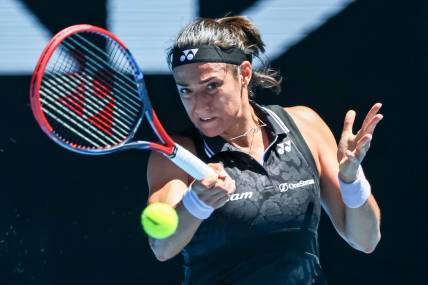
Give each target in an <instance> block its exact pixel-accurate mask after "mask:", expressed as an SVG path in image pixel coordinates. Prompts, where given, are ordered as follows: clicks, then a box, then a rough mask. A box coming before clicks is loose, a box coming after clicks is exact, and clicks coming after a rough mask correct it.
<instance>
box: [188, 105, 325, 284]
mask: <svg viewBox="0 0 428 285" xmlns="http://www.w3.org/2000/svg"><path fill="white" fill-rule="evenodd" d="M252 105H253V107H254V109H255V111H256V113H257V115H258V117H259V118H260V119H261V120H262V121H263V122H265V123H266V124H267V126H266V127H265V128H266V131H267V133H268V136H269V139H270V142H271V143H270V145H269V147H268V149H266V151H265V153H264V156H263V158H262V159H261V161H257V160H255V159H254V158H252V157H251V156H250V155H248V154H247V153H244V152H242V151H240V150H239V149H237V148H235V147H234V146H232V145H230V144H229V143H227V142H226V141H225V140H223V139H222V138H220V137H215V138H208V137H202V136H200V135H198V136H196V137H194V140H195V143H196V146H197V151H198V153H199V155H200V157H201V158H202V159H204V160H205V161H206V162H222V163H223V165H224V168H225V170H226V171H227V173H228V174H229V175H230V176H231V177H232V179H234V180H235V182H236V191H235V193H234V194H233V195H231V196H230V198H229V201H228V202H227V203H226V204H225V205H224V206H223V207H221V208H219V209H217V210H215V211H214V212H213V214H212V215H211V216H210V217H209V218H208V219H207V220H205V221H203V222H202V224H201V225H200V227H199V228H198V230H197V231H196V233H195V235H194V237H193V239H192V241H191V242H190V243H189V244H188V245H187V246H186V247H185V248H184V249H183V251H182V254H183V257H184V277H185V280H184V282H183V285H187V284H190V285H195V284H201V285H202V284H203V285H210V284H216V285H217V284H234V285H238V284H239V285H255V284H269V285H277V284H286V285H304V284H305V285H306V284H326V283H325V280H324V277H323V273H322V270H321V267H320V263H319V252H318V238H317V228H318V223H319V218H320V211H321V206H320V186H319V174H318V171H317V168H316V165H315V161H314V159H313V157H312V154H311V152H310V150H309V148H308V146H307V145H306V143H305V141H304V139H303V137H302V135H301V134H300V132H299V131H298V129H297V127H296V125H295V123H294V122H293V120H292V119H291V117H290V116H289V114H288V113H287V112H286V111H284V110H283V108H282V107H280V106H260V105H258V104H256V103H254V102H252Z"/></svg>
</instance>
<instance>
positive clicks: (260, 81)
mask: <svg viewBox="0 0 428 285" xmlns="http://www.w3.org/2000/svg"><path fill="white" fill-rule="evenodd" d="M201 45H215V46H218V47H221V48H230V47H236V48H239V49H241V50H243V51H244V53H246V54H251V55H252V57H253V59H254V58H259V60H260V61H261V63H262V65H263V67H262V68H261V69H258V70H253V76H252V78H251V81H250V84H249V92H250V96H252V95H254V94H253V88H254V87H261V88H266V89H270V90H271V91H272V92H274V93H279V92H281V81H282V78H281V76H280V75H279V72H278V71H275V70H273V69H270V68H269V67H267V66H266V64H265V63H264V61H263V60H262V59H261V58H260V55H261V54H262V53H264V51H265V44H264V43H263V41H262V39H261V36H260V33H259V31H258V29H257V28H256V26H255V25H254V24H253V23H252V22H251V21H250V20H249V19H248V18H246V17H243V16H233V17H224V18H220V19H210V18H200V19H197V20H196V21H194V22H193V23H190V24H189V25H187V26H186V27H185V28H184V29H183V30H182V31H181V32H180V33H179V34H178V36H177V38H176V40H175V42H174V44H173V46H172V47H171V48H170V49H169V50H168V55H167V61H168V65H169V67H170V68H171V59H172V52H173V49H174V48H184V47H188V46H201ZM228 65H230V66H231V67H232V68H234V69H233V70H234V75H237V74H238V67H237V65H232V64H228Z"/></svg>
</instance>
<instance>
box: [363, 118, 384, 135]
mask: <svg viewBox="0 0 428 285" xmlns="http://www.w3.org/2000/svg"><path fill="white" fill-rule="evenodd" d="M382 119H383V115H382V114H376V115H375V116H374V117H373V118H372V119H371V121H370V122H369V124H368V125H367V128H366V132H367V133H368V134H371V135H373V133H374V130H375V128H376V126H377V124H378V123H379V122H380V121H381V120H382Z"/></svg>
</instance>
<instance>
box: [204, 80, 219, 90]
mask: <svg viewBox="0 0 428 285" xmlns="http://www.w3.org/2000/svg"><path fill="white" fill-rule="evenodd" d="M218 87H220V83H218V82H211V83H209V84H208V85H207V89H208V90H209V91H214V90H216V89H217V88H218Z"/></svg>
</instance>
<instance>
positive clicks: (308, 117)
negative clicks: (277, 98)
mask: <svg viewBox="0 0 428 285" xmlns="http://www.w3.org/2000/svg"><path fill="white" fill-rule="evenodd" d="M284 109H285V110H286V111H287V112H288V113H289V114H290V116H291V117H292V118H293V120H294V121H295V122H296V124H297V123H300V124H303V125H308V126H305V127H310V126H312V125H313V124H318V123H320V122H322V119H321V117H320V116H319V115H318V113H317V112H315V111H314V110H313V109H311V108H309V107H306V106H293V107H285V108H284Z"/></svg>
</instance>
